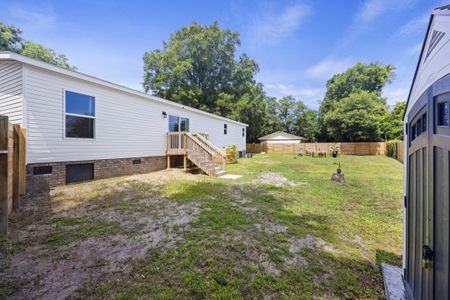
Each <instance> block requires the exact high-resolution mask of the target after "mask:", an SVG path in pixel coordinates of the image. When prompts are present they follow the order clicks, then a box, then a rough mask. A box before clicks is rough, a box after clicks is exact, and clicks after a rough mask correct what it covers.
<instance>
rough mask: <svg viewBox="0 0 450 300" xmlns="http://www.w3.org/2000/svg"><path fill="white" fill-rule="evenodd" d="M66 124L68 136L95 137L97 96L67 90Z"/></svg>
mask: <svg viewBox="0 0 450 300" xmlns="http://www.w3.org/2000/svg"><path fill="white" fill-rule="evenodd" d="M65 98H66V100H65V106H66V112H65V119H66V122H65V125H66V137H68V138H90V139H92V138H94V126H95V97H93V96H88V95H84V94H80V93H75V92H70V91H66V92H65Z"/></svg>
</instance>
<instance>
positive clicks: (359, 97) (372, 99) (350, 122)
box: [324, 91, 386, 142]
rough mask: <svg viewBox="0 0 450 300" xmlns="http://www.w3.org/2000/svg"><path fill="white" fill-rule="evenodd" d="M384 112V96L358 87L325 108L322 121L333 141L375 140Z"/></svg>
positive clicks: (379, 137) (380, 132) (380, 134)
mask: <svg viewBox="0 0 450 300" xmlns="http://www.w3.org/2000/svg"><path fill="white" fill-rule="evenodd" d="M385 113H386V99H384V98H381V97H380V96H379V95H378V94H377V93H376V92H368V91H358V92H355V93H352V94H350V95H348V96H347V97H345V98H343V99H341V100H340V101H339V102H338V103H337V104H336V105H335V107H334V109H332V110H330V111H328V112H327V113H326V114H325V116H324V123H325V126H326V128H327V133H328V135H329V136H330V137H332V140H333V141H348V142H368V141H379V140H382V131H381V127H382V126H381V125H382V124H381V122H382V116H383V115H384V114H385Z"/></svg>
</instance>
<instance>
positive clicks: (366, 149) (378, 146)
mask: <svg viewBox="0 0 450 300" xmlns="http://www.w3.org/2000/svg"><path fill="white" fill-rule="evenodd" d="M333 146H337V147H338V148H339V150H338V151H339V153H341V154H354V155H385V154H386V143H384V142H380V143H379V142H355V143H350V142H339V143H298V144H247V152H250V153H261V152H266V153H305V152H306V151H308V152H316V153H318V152H327V153H330V152H331V149H332V147H333Z"/></svg>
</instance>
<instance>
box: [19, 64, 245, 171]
mask: <svg viewBox="0 0 450 300" xmlns="http://www.w3.org/2000/svg"><path fill="white" fill-rule="evenodd" d="M24 68H25V71H24V86H25V87H26V93H25V95H24V104H25V105H24V107H25V114H24V115H25V117H26V123H27V163H39V162H64V161H79V160H95V159H111V158H127V157H145V156H164V155H165V154H166V135H167V132H169V131H171V130H174V131H175V130H181V131H189V132H192V133H197V132H201V133H205V132H206V133H208V134H209V139H210V141H211V142H212V143H214V144H215V145H217V146H218V147H230V146H232V145H233V144H236V145H238V148H239V150H240V151H243V150H245V134H244V136H243V129H244V128H245V126H244V125H242V124H241V123H238V122H233V121H231V120H230V121H227V120H224V119H223V118H219V117H215V116H212V115H208V114H205V113H200V112H196V111H193V110H190V109H184V108H183V107H180V106H179V105H173V104H166V103H162V102H158V101H154V100H151V99H148V98H147V97H146V96H144V95H142V96H141V95H135V94H132V93H128V92H124V91H120V90H118V89H115V88H111V87H108V86H104V85H100V84H96V83H93V82H89V81H86V80H81V79H78V78H74V77H73V76H66V75H62V74H59V73H57V72H53V71H50V70H46V69H42V68H38V67H35V66H31V65H24ZM164 113H165V114H166V115H164ZM171 116H172V117H171ZM225 123H226V124H227V129H226V130H227V134H224V124H225ZM244 132H245V129H244Z"/></svg>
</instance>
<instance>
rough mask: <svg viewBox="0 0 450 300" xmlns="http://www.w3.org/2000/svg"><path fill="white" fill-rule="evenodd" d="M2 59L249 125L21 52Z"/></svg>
mask: <svg viewBox="0 0 450 300" xmlns="http://www.w3.org/2000/svg"><path fill="white" fill-rule="evenodd" d="M0 61H17V62H21V63H23V64H27V65H31V66H34V67H37V68H41V69H45V70H49V71H53V72H56V73H59V74H61V75H66V76H69V77H73V78H77V79H81V80H84V81H87V82H90V83H94V84H98V85H101V86H104V87H108V88H112V89H115V90H118V91H121V92H125V93H129V94H132V95H135V96H139V97H142V98H145V99H147V100H151V101H155V102H159V103H163V104H167V105H170V106H175V107H178V108H182V109H186V110H188V111H192V112H196V113H199V114H203V115H207V116H210V117H213V118H216V119H220V120H223V121H226V122H229V123H234V124H238V125H241V126H246V127H248V124H245V123H241V122H238V121H235V120H231V119H228V118H225V117H221V116H218V115H215V114H212V113H209V112H206V111H203V110H200V109H196V108H193V107H190V106H186V105H183V104H179V103H176V102H173V101H170V100H167V99H163V98H160V97H156V96H153V95H149V94H146V93H144V92H141V91H138V90H135V89H132V88H129V87H126V86H123V85H119V84H116V83H112V82H110V81H106V80H103V79H100V78H97V77H94V76H91V75H87V74H84V73H81V72H77V71H71V70H68V69H65V68H61V67H58V66H55V65H52V64H49V63H46V62H43V61H40V60H36V59H33V58H29V57H26V56H23V55H20V54H17V53H13V52H10V51H0Z"/></svg>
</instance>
